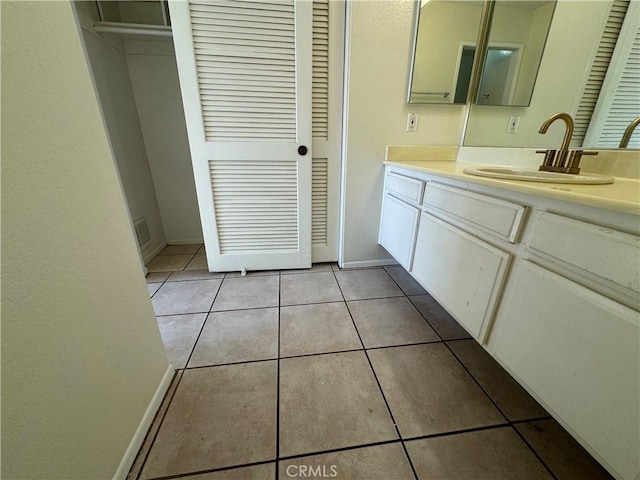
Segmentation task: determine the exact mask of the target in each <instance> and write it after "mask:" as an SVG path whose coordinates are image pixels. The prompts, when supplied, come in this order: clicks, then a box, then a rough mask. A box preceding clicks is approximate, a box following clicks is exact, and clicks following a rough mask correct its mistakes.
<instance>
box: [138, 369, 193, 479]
mask: <svg viewBox="0 0 640 480" xmlns="http://www.w3.org/2000/svg"><path fill="white" fill-rule="evenodd" d="M175 376H176V377H177V381H176V387H175V388H174V389H173V392H172V393H171V398H169V401H168V402H167V408H166V409H165V410H164V413H163V414H162V418H161V419H160V421H159V422H158V428H157V429H156V431H155V433H154V434H153V440H151V444H150V445H149V449H148V450H147V453H146V454H145V456H144V461H143V462H142V465H140V471H139V472H138V479H139V478H140V476H141V475H142V472H143V471H144V467H145V465H146V464H147V460H148V459H149V454H150V453H151V450H153V445H154V444H155V443H156V439H157V438H158V433H160V429H161V428H162V424H163V423H164V419H165V418H166V417H167V413H168V412H169V408H171V404H172V403H173V399H174V397H175V396H176V392H177V391H178V387H179V386H180V382H181V381H182V376H183V374H182V373H181V372H180V371H179V370H176V373H175ZM169 388H171V385H170V386H169ZM167 393H169V391H167ZM163 404H164V399H163V402H162V403H161V404H160V407H162V406H163ZM152 425H153V423H152ZM143 445H144V444H143Z"/></svg>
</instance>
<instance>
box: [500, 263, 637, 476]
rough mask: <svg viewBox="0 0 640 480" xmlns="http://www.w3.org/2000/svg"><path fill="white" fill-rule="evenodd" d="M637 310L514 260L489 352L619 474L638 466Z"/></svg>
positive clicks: (633, 473)
mask: <svg viewBox="0 0 640 480" xmlns="http://www.w3.org/2000/svg"><path fill="white" fill-rule="evenodd" d="M638 316H639V315H638V312H636V311H634V310H631V309H629V308H627V307H624V306H622V305H620V304H618V303H615V302H613V301H612V300H609V299H608V298H605V297H603V296H601V295H599V294H597V293H594V292H593V291H591V290H588V289H586V288H584V287H582V286H580V285H578V284H576V283H574V282H572V281H570V280H567V279H565V278H563V277H560V276H558V275H556V274H554V273H551V272H550V271H548V270H545V269H543V268H541V267H539V266H537V265H534V264H532V263H530V262H527V261H521V262H518V263H517V264H516V265H515V266H514V269H513V272H512V274H511V276H510V279H509V286H508V288H507V290H506V292H505V296H504V298H503V301H502V304H501V307H500V310H499V312H498V315H497V318H496V321H495V326H494V329H493V333H492V336H491V340H490V343H489V349H490V351H491V352H492V353H493V354H494V355H495V356H496V357H498V358H499V359H500V360H501V361H502V362H503V364H504V365H506V366H507V367H508V368H509V369H510V370H511V372H512V373H514V374H515V375H516V376H517V377H518V378H519V379H520V380H521V381H522V382H523V383H524V384H525V385H526V386H527V387H529V389H530V390H531V391H533V392H535V393H536V395H537V396H538V398H539V399H540V400H542V402H543V403H545V404H546V406H547V407H548V408H549V409H551V411H552V412H553V413H554V416H556V417H557V418H561V419H562V420H563V422H564V423H565V425H567V426H568V427H569V429H570V430H571V431H572V433H574V434H575V435H577V436H578V438H579V439H581V440H582V441H583V443H585V444H586V446H588V447H589V448H590V450H591V452H592V453H593V454H594V455H595V456H596V457H597V458H598V459H599V460H600V461H601V462H604V463H606V464H607V465H608V466H609V467H610V468H612V471H614V472H615V473H616V474H617V476H618V477H619V478H637V475H638V472H639V471H640V456H639V455H638V452H640V434H639V429H640V393H639V392H640V384H639V382H640V354H639V351H640V350H639V346H640V345H639V344H640V329H639V328H638V322H639V319H638Z"/></svg>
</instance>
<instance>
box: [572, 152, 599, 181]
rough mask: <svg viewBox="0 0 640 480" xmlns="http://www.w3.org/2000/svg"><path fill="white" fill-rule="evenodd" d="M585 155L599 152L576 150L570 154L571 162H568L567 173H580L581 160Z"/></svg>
mask: <svg viewBox="0 0 640 480" xmlns="http://www.w3.org/2000/svg"><path fill="white" fill-rule="evenodd" d="M583 155H598V152H594V151H591V150H574V151H573V152H571V154H570V156H569V162H568V164H567V173H571V174H573V175H578V174H579V173H580V168H578V167H579V166H580V160H581V159H582V157H583Z"/></svg>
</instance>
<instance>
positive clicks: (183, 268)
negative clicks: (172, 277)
mask: <svg viewBox="0 0 640 480" xmlns="http://www.w3.org/2000/svg"><path fill="white" fill-rule="evenodd" d="M186 255H189V254H188V253H187V254H186ZM196 255H197V253H194V254H193V255H191V258H190V259H189V261H188V262H187V264H186V265H185V266H184V267H182V270H179V271H180V272H184V271H186V269H187V267H188V266H189V264H190V263H191V262H193V259H194V258H196Z"/></svg>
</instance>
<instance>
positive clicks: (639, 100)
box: [585, 2, 640, 148]
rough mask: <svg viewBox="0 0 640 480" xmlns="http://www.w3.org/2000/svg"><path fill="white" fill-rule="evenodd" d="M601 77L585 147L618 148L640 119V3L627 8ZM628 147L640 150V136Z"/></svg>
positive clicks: (618, 13) (618, 18)
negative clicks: (628, 128) (601, 81)
mask: <svg viewBox="0 0 640 480" xmlns="http://www.w3.org/2000/svg"><path fill="white" fill-rule="evenodd" d="M615 6H616V5H614V8H615ZM616 13H617V16H616V21H617V22H620V21H621V20H622V18H623V17H622V16H621V15H620V13H621V10H620V9H617V10H616ZM608 41H609V42H611V41H613V40H611V39H608ZM601 75H602V78H603V83H602V88H601V89H600V92H598V93H599V95H598V97H597V98H598V100H597V103H596V106H595V109H594V113H593V115H592V120H591V123H590V124H589V128H588V130H587V134H586V137H585V143H586V144H587V145H589V146H590V145H597V146H598V147H601V148H617V147H618V145H619V143H620V140H621V138H622V135H623V132H624V131H625V129H626V127H627V125H629V123H630V122H631V121H632V120H634V119H635V118H636V117H638V116H640V7H639V6H638V3H637V2H632V3H630V4H629V5H628V6H627V10H626V12H625V14H624V22H623V23H622V26H621V28H620V31H619V35H618V38H617V39H616V41H615V50H614V51H613V54H612V55H611V59H610V62H609V64H608V69H607V70H606V72H604V73H601ZM628 147H630V148H640V134H639V135H634V136H632V138H631V141H630V142H629V145H628Z"/></svg>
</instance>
